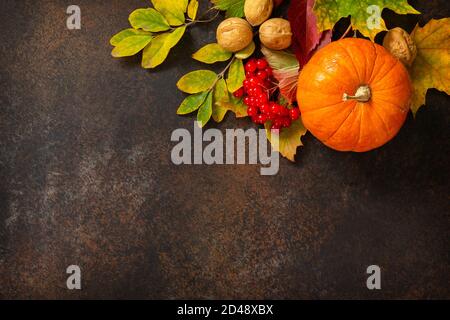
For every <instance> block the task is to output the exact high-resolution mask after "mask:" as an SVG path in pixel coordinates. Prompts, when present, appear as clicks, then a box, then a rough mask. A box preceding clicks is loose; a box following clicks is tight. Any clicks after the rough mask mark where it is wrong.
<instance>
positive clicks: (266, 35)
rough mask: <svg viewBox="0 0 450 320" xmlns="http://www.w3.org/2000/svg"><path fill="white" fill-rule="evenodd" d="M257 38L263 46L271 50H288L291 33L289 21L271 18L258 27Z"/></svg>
mask: <svg viewBox="0 0 450 320" xmlns="http://www.w3.org/2000/svg"><path fill="white" fill-rule="evenodd" d="M259 38H260V40H261V42H262V44H263V45H264V46H266V47H267V48H269V49H272V50H283V49H286V48H289V47H290V45H291V43H292V31H291V24H290V23H289V21H287V20H285V19H281V18H273V19H270V20H267V21H266V22H264V23H263V24H262V25H261V27H259Z"/></svg>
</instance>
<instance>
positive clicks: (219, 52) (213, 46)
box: [192, 43, 232, 64]
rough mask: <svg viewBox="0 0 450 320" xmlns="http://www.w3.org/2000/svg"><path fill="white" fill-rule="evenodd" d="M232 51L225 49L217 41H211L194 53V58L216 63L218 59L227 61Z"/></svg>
mask: <svg viewBox="0 0 450 320" xmlns="http://www.w3.org/2000/svg"><path fill="white" fill-rule="evenodd" d="M231 55H232V53H231V52H229V51H226V50H224V49H223V48H222V47H221V46H219V45H218V44H217V43H210V44H207V45H206V46H204V47H203V48H201V49H200V50H198V51H197V52H196V53H194V54H193V55H192V58H194V59H195V60H198V61H200V62H204V63H209V64H212V63H215V62H218V61H227V60H228V59H230V58H231Z"/></svg>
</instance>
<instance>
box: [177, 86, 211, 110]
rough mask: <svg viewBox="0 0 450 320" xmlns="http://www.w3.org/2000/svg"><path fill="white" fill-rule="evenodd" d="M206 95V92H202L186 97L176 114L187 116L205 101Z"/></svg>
mask: <svg viewBox="0 0 450 320" xmlns="http://www.w3.org/2000/svg"><path fill="white" fill-rule="evenodd" d="M207 95H208V91H204V92H200V93H197V94H192V95H190V96H187V97H186V99H184V101H183V102H182V103H181V105H180V107H179V108H178V110H177V114H189V113H192V112H194V111H196V110H198V108H200V106H201V105H202V104H203V102H204V101H205V99H206V96H207Z"/></svg>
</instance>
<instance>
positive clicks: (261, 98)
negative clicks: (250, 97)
mask: <svg viewBox="0 0 450 320" xmlns="http://www.w3.org/2000/svg"><path fill="white" fill-rule="evenodd" d="M257 97H258V99H259V101H260V102H261V104H263V103H266V102H267V101H269V98H268V97H267V93H264V92H261V93H260V94H258V96H257Z"/></svg>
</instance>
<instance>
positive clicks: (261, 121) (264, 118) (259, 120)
mask: <svg viewBox="0 0 450 320" xmlns="http://www.w3.org/2000/svg"><path fill="white" fill-rule="evenodd" d="M255 120H256V123H258V124H264V123H265V122H266V121H267V116H266V115H265V114H258V115H257V116H256V117H255Z"/></svg>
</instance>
